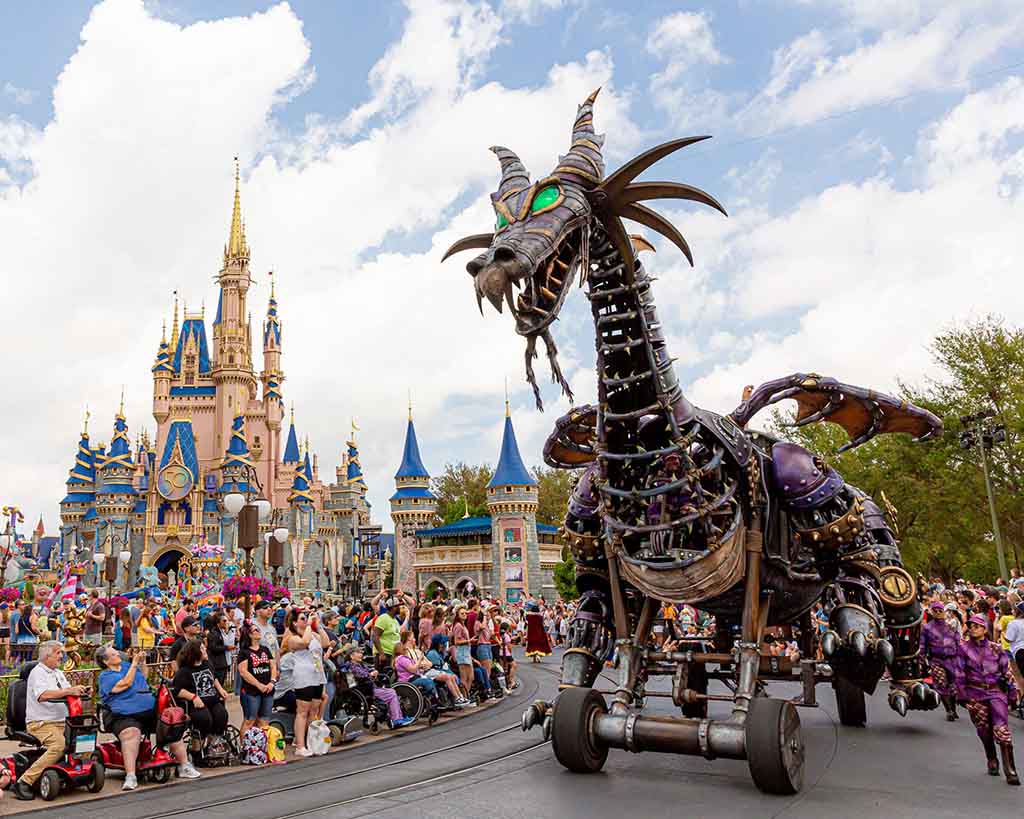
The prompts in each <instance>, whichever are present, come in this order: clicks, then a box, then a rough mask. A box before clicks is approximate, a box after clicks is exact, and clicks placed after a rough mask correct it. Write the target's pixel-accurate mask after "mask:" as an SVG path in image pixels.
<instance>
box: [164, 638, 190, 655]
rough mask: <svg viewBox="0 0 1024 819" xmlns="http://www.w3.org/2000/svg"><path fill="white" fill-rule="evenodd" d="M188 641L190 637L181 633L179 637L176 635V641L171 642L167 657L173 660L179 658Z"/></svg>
mask: <svg viewBox="0 0 1024 819" xmlns="http://www.w3.org/2000/svg"><path fill="white" fill-rule="evenodd" d="M187 642H188V638H187V637H182V636H181V635H180V634H179V635H178V636H177V637H175V638H174V642H173V643H171V648H170V650H169V651H168V652H167V659H168V660H170V661H171V662H174V661H175V660H177V659H178V655H179V654H180V653H181V650H182V649H183V648H184V647H185V643H187Z"/></svg>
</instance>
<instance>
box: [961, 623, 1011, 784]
mask: <svg viewBox="0 0 1024 819" xmlns="http://www.w3.org/2000/svg"><path fill="white" fill-rule="evenodd" d="M967 635H968V639H966V640H964V641H963V642H962V643H960V646H959V650H958V651H957V656H956V666H955V671H956V698H957V700H958V701H959V702H962V703H964V705H966V706H967V712H968V713H969V714H970V715H971V722H973V723H974V727H975V729H976V730H977V732H978V738H979V739H980V740H981V744H982V745H984V746H985V756H986V757H987V758H988V772H989V774H990V775H991V776H999V760H998V758H997V757H996V745H998V746H999V751H1000V753H1001V755H1002V757H1003V772H1004V773H1005V774H1006V783H1007V784H1008V785H1020V779H1019V778H1018V776H1017V768H1016V766H1015V765H1014V761H1013V738H1012V737H1011V736H1010V726H1009V722H1008V719H1007V717H1008V701H1007V700H1008V698H1007V692H1008V691H1009V689H1010V688H1011V686H1012V681H1011V678H1010V669H1009V657H1008V656H1007V654H1006V652H1005V651H1003V650H1002V649H1000V648H999V646H997V645H996V644H995V643H993V642H991V641H990V640H989V639H988V619H987V618H986V617H985V616H984V615H981V614H973V615H971V617H970V619H969V620H968V621H967Z"/></svg>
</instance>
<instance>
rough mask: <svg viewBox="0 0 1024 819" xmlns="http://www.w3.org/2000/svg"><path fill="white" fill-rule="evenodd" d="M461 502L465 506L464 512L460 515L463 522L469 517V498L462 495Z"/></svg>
mask: <svg viewBox="0 0 1024 819" xmlns="http://www.w3.org/2000/svg"><path fill="white" fill-rule="evenodd" d="M462 502H463V503H464V504H465V505H466V511H465V512H463V513H462V519H463V520H465V519H466V518H468V517H469V498H467V497H466V493H465V492H463V493H462Z"/></svg>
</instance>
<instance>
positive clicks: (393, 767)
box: [21, 658, 1024, 819]
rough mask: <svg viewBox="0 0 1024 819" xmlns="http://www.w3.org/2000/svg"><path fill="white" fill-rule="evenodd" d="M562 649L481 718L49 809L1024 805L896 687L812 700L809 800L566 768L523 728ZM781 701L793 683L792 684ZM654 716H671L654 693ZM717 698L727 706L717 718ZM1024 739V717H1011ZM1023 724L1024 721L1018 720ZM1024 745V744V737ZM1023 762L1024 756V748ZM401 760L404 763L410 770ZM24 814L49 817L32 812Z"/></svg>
mask: <svg viewBox="0 0 1024 819" xmlns="http://www.w3.org/2000/svg"><path fill="white" fill-rule="evenodd" d="M556 669H557V660H556V658H548V659H547V660H546V661H545V662H544V663H543V664H542V665H541V666H539V667H538V666H531V665H525V666H524V667H523V672H524V673H523V677H524V686H523V688H524V690H523V692H522V694H521V695H520V696H517V697H509V698H506V699H505V700H503V701H502V702H501V703H500V704H498V705H496V706H494V707H491V708H489V709H487V710H486V711H482V712H481V713H479V714H474V715H473V716H470V717H468V718H466V719H461V720H457V721H452V722H450V723H447V724H441V725H438V726H435V727H434V728H432V729H430V730H428V731H421V732H418V733H415V734H410V735H408V736H405V737H401V736H396V737H394V738H393V739H390V740H388V741H386V742H379V743H375V744H372V745H367V746H365V747H362V748H360V747H353V748H351V749H349V750H346V751H344V752H343V753H340V754H334V755H331V756H328V757H320V758H314V759H310V760H304V761H302V762H300V763H297V764H289V765H287V766H283V767H280V768H269V769H268V768H263V769H257V770H251V769H250V770H242V771H240V772H239V773H237V774H229V775H225V776H221V777H217V778H215V779H209V780H205V781H202V780H201V781H199V782H198V783H183V782H179V783H176V784H174V785H172V786H170V787H165V788H152V787H148V788H145V789H142V790H140V791H137V792H135V793H132V794H125V795H118V796H116V797H112V798H109V799H103V800H101V801H92V802H85V803H79V804H64V805H62V804H61V803H60V802H56V803H54V804H53V806H52V807H50V808H48V810H47V811H46V815H47V816H54V817H68V819H78V817H82V818H83V819H84V817H97V816H98V817H103V819H164V817H167V819H170V817H176V818H178V817H180V819H193V817H200V816H202V817H209V818H210V819H215V818H216V817H238V816H245V817H251V819H285V817H295V819H298V817H300V816H301V817H303V819H328V818H330V819H348V818H349V817H364V816H373V817H375V819H410V817H424V818H425V819H426V818H427V817H430V818H431V819H432V818H433V817H437V819H461V817H467V819H468V818H469V817H478V816H487V817H497V818H503V817H516V819H519V818H520V817H523V816H529V817H531V819H545V818H546V817H551V819H576V817H579V818H580V819H586V817H602V818H603V817H608V818H609V819H629V817H632V816H643V817H645V819H647V817H660V816H687V817H723V819H724V818H725V817H743V819H749V818H750V817H775V816H779V817H787V819H811V818H812V817H813V818H814V819H818V817H828V818H829V819H842V818H843V817H851V819H870V818H871V817H887V819H898V818H900V817H928V819H939V817H947V816H949V817H957V819H961V818H962V817H963V816H965V815H970V816H974V817H985V818H986V819H987V817H1004V816H1005V817H1010V816H1018V815H1020V813H1021V809H1022V807H1024V788H1011V787H1009V786H1007V785H1006V784H1005V782H1004V780H1003V779H1002V778H999V779H995V778H992V777H989V776H987V775H986V774H985V771H984V756H983V754H982V751H981V745H980V743H979V742H978V741H977V738H976V737H975V736H974V731H973V728H972V727H971V724H970V721H969V720H968V719H967V718H966V714H964V715H963V716H962V718H961V720H960V721H959V722H956V723H948V722H946V721H945V719H944V717H943V715H942V713H941V712H931V713H927V714H921V713H917V714H911V715H909V716H908V717H907V718H905V719H903V718H900V717H899V716H898V715H897V714H895V713H894V712H892V711H890V710H889V708H888V706H887V705H886V704H885V699H884V696H882V695H881V694H879V695H876V696H875V697H874V698H872V699H871V700H869V702H868V720H869V727H868V728H867V729H852V728H843V727H841V726H839V724H838V721H837V720H836V717H835V708H834V705H833V703H832V699H831V691H830V690H829V689H828V688H827V687H825V686H820V687H819V696H820V697H821V699H822V701H823V702H822V706H821V707H819V708H802V709H800V716H801V720H802V723H803V731H804V742H805V744H806V749H807V751H806V755H807V768H806V772H805V785H804V790H803V791H802V792H801V793H800V794H798V795H796V796H794V797H788V798H783V797H774V796H766V795H764V794H762V793H760V792H759V791H758V790H757V789H756V788H755V787H754V785H753V784H752V782H751V781H750V778H749V775H748V773H747V767H746V763H745V762H733V761H729V760H715V761H712V762H709V761H706V760H703V759H700V758H694V757H677V756H669V755H663V754H652V753H645V754H637V755H634V754H628V753H626V752H623V751H615V750H613V751H611V752H610V754H609V757H608V762H607V764H606V766H605V768H604V770H603V771H602V772H601V773H599V774H595V775H591V776H578V775H573V774H570V773H567V772H566V771H564V770H563V769H562V768H561V766H560V765H559V764H558V763H557V761H556V760H555V759H554V756H553V754H552V752H551V747H550V745H549V744H546V743H544V742H543V740H542V737H541V735H540V732H539V731H537V730H536V729H535V730H534V731H532V732H530V733H528V734H523V733H522V732H521V731H519V729H518V728H517V727H515V725H516V723H517V722H518V718H519V714H520V712H521V711H522V709H523V707H524V706H525V705H526V704H527V703H529V701H530V700H531V699H533V698H534V697H536V696H542V695H545V696H546V695H550V694H551V693H552V692H553V691H554V689H555V684H556V679H557V678H556V676H555V673H554V672H555V670H556ZM775 691H776V692H778V693H776V695H784V696H785V695H789V693H796V690H795V687H794V688H793V689H792V691H791V692H785V691H784V687H783V686H777V687H776V688H775ZM651 702H652V703H654V705H653V706H652V708H653V710H660V711H666V712H667V711H669V709H670V708H671V706H670V705H669V704H668V703H666V702H665V701H659V700H652V701H651ZM716 707H718V708H724V706H721V705H718V704H713V706H712V714H713V715H714V714H716V713H717V711H716V710H715V709H716ZM1011 723H1012V724H1011V728H1012V729H1013V730H1015V731H1016V732H1017V733H1018V735H1019V736H1021V737H1024V724H1022V723H1020V722H1019V721H1018V720H1016V719H1014V718H1011ZM1018 729H1022V730H1018ZM1021 748H1022V749H1024V742H1022V743H1021ZM1020 755H1021V756H1022V757H1024V753H1021V754H1020ZM396 763H397V764H396ZM21 815H22V816H32V815H41V814H35V813H34V812H33V813H29V814H21Z"/></svg>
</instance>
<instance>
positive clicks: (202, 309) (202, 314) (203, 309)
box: [199, 298, 206, 320]
mask: <svg viewBox="0 0 1024 819" xmlns="http://www.w3.org/2000/svg"><path fill="white" fill-rule="evenodd" d="M199 317H200V318H202V319H204V320H205V319H206V299H205V298H204V299H203V300H202V301H201V302H199Z"/></svg>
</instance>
